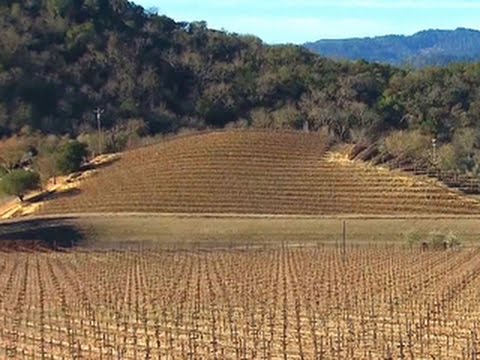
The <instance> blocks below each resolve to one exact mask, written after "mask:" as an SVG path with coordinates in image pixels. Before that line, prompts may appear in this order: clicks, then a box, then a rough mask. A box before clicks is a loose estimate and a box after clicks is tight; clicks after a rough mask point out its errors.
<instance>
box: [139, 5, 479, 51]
mask: <svg viewBox="0 0 480 360" xmlns="http://www.w3.org/2000/svg"><path fill="white" fill-rule="evenodd" d="M134 2H135V3H137V4H139V5H141V6H143V7H144V8H145V9H149V8H156V9H157V11H158V13H159V14H162V15H167V16H169V17H171V18H173V19H174V20H176V21H197V20H205V21H207V23H208V26H209V27H210V28H214V29H223V30H226V31H229V32H235V33H239V34H249V35H256V36H258V37H260V38H261V39H262V40H264V41H265V42H267V43H271V44H276V43H295V44H302V43H305V42H308V41H315V40H319V39H341V38H350V37H365V36H377V35H387V34H404V35H411V34H413V33H415V32H417V31H420V30H427V29H455V28H457V27H466V28H473V29H480V22H479V21H478V19H479V15H480V0H134Z"/></svg>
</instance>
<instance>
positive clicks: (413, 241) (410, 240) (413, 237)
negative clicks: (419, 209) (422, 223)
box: [404, 231, 422, 247]
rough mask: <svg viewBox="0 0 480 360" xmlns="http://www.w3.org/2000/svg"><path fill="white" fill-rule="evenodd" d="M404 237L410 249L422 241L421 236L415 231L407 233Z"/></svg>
mask: <svg viewBox="0 0 480 360" xmlns="http://www.w3.org/2000/svg"><path fill="white" fill-rule="evenodd" d="M404 236H405V239H406V241H407V244H408V246H410V247H414V246H417V245H419V244H420V242H421V241H422V235H420V234H419V233H418V232H416V231H411V232H408V233H406V234H405V235H404Z"/></svg>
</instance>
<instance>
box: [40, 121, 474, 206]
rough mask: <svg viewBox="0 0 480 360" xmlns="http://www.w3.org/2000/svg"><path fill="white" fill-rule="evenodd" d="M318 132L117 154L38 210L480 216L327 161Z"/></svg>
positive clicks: (244, 136)
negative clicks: (73, 189)
mask: <svg viewBox="0 0 480 360" xmlns="http://www.w3.org/2000/svg"><path fill="white" fill-rule="evenodd" d="M327 149H328V140H327V137H326V136H325V135H322V134H320V133H309V134H306V133H301V132H272V131H268V132H267V131H227V132H218V133H208V134H201V135H193V136H188V137H178V138H173V139H171V140H169V141H165V142H163V143H160V144H157V145H152V146H148V147H145V148H141V149H137V150H133V151H129V152H126V153H124V154H122V156H121V159H120V160H119V161H117V162H115V163H114V164H112V165H111V166H110V167H106V168H104V169H102V170H101V171H99V173H98V175H96V176H94V177H91V178H88V179H86V180H85V181H84V182H82V183H81V184H80V187H79V188H78V189H76V190H75V191H72V192H71V193H66V194H63V195H59V196H56V199H53V200H51V201H48V202H47V203H45V204H44V205H43V206H42V208H41V209H40V212H41V213H43V214H69V213H91V212H110V213H112V212H114V213H117V212H136V213H142V212H143V213H145V212H156V213H183V214H185V213H187V214H188V213H193V214H198V213H202V214H204V213H215V214H219V213H220V214H222V213H229V214H294V215H302V214H303V215H305V214H306V215H324V214H376V215H385V214H480V205H479V204H480V202H479V201H478V200H473V199H471V198H467V197H465V196H462V195H461V194H460V193H457V192H455V191H452V190H450V189H447V188H446V187H444V186H442V185H440V184H438V183H435V182H434V181H429V180H427V179H426V178H421V177H413V176H409V175H406V174H402V173H398V172H392V171H388V170H385V169H381V168H378V167H373V166H366V165H365V164H363V163H357V162H342V161H331V158H330V157H329V156H328V155H329V153H328V152H327Z"/></svg>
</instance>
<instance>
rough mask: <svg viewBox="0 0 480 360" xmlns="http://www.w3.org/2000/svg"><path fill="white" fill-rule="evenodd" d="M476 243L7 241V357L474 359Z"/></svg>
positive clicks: (2, 259) (0, 317)
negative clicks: (118, 244) (19, 244)
mask: <svg viewBox="0 0 480 360" xmlns="http://www.w3.org/2000/svg"><path fill="white" fill-rule="evenodd" d="M479 255H480V253H479V250H478V249H476V248H472V249H463V250H460V251H424V252H422V251H418V250H408V249H404V248H399V247H392V246H389V247H386V246H378V247H375V246H369V247H355V246H353V247H347V248H346V250H345V251H343V250H342V248H337V247H332V246H313V247H301V246H296V247H285V246H283V247H282V246H276V247H268V246H267V247H250V248H224V249H221V248H217V249H210V250H209V249H203V250H202V249H191V250H183V251H178V250H177V251H173V250H168V249H156V248H148V249H146V248H143V249H140V248H138V249H137V250H134V249H130V250H129V251H118V250H110V251H95V250H90V251H75V252H66V253H59V252H57V253H38V252H37V253H18V252H12V253H8V252H4V253H0V269H1V271H0V323H1V326H0V358H2V359H8V358H12V359H433V358H435V359H476V358H478V352H479V343H478V341H479V336H480V324H479V313H480V301H479V300H480V299H479V298H480V290H479V288H480V276H479V275H480V256H479Z"/></svg>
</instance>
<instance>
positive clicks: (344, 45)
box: [305, 28, 480, 68]
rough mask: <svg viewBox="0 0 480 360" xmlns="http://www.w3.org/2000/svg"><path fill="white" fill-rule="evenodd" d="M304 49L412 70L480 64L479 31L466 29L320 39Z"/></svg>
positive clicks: (330, 56) (333, 56) (341, 57)
mask: <svg viewBox="0 0 480 360" xmlns="http://www.w3.org/2000/svg"><path fill="white" fill-rule="evenodd" d="M305 46H306V47H307V48H308V49H310V50H312V51H314V52H317V53H319V54H321V55H323V56H326V57H329V58H334V59H346V60H366V61H370V62H379V63H384V64H390V65H396V66H405V65H406V66H409V67H413V68H421V67H426V66H446V65H449V64H452V63H459V62H476V61H480V31H477V30H470V29H464V28H458V29H456V30H451V31H450V30H427V31H421V32H418V33H416V34H414V35H412V36H403V35H388V36H378V37H374V38H358V39H345V40H319V41H317V42H313V43H308V44H306V45H305Z"/></svg>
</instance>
